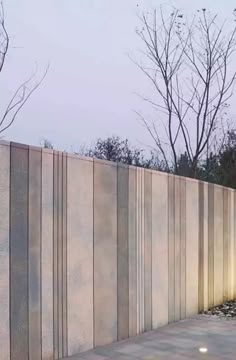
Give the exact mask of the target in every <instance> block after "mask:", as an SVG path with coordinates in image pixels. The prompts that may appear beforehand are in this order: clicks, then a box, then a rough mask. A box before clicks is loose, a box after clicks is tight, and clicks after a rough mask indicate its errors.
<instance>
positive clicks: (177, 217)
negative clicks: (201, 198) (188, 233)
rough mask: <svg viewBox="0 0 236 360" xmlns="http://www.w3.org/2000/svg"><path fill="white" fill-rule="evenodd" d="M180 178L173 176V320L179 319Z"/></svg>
mask: <svg viewBox="0 0 236 360" xmlns="http://www.w3.org/2000/svg"><path fill="white" fill-rule="evenodd" d="M180 210H181V209H180V178H179V177H177V176H176V177H175V219H174V221H175V245H174V251H175V264H174V267H175V270H174V271H175V321H178V320H180V294H181V293H180V290H181V283H180V281H181V279H180V228H181V217H180V215H181V212H180Z"/></svg>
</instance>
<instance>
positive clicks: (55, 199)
mask: <svg viewBox="0 0 236 360" xmlns="http://www.w3.org/2000/svg"><path fill="white" fill-rule="evenodd" d="M58 167H59V158H58V151H54V154H53V335H54V336H53V349H54V357H55V358H56V359H57V358H58V357H59V343H58V341H59V309H58V304H59V301H58V203H59V199H58V191H59V190H58V189H59V171H58Z"/></svg>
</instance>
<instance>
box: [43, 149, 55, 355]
mask: <svg viewBox="0 0 236 360" xmlns="http://www.w3.org/2000/svg"><path fill="white" fill-rule="evenodd" d="M41 211H42V213H41V216H42V228H41V235H42V239H41V241H42V244H41V246H42V250H41V251H42V273H41V274H42V275H41V281H42V283H41V285H42V358H43V360H51V359H52V356H53V153H52V151H50V150H43V151H42V210H41Z"/></svg>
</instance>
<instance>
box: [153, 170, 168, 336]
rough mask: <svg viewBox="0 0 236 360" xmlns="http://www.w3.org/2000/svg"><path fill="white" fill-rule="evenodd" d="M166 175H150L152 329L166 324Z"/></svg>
mask: <svg viewBox="0 0 236 360" xmlns="http://www.w3.org/2000/svg"><path fill="white" fill-rule="evenodd" d="M167 305H168V175H166V174H158V173H153V175H152V328H153V329H156V328H158V327H160V326H163V325H166V324H168V306H167Z"/></svg>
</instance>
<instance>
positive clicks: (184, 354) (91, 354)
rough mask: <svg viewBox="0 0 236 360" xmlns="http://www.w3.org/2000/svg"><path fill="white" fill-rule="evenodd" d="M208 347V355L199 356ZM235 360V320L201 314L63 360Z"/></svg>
mask: <svg viewBox="0 0 236 360" xmlns="http://www.w3.org/2000/svg"><path fill="white" fill-rule="evenodd" d="M200 348H206V349H207V353H200V351H199V349H200ZM110 359H112V360H135V359H137V360H158V359H173V360H175V359H182V360H185V359H202V360H204V359H214V360H218V359H226V360H227V359H234V360H235V359H236V320H226V319H219V318H215V317H212V316H211V317H210V316H204V315H199V316H197V317H195V318H193V319H188V320H182V321H179V322H177V323H173V324H170V325H168V326H165V327H162V328H160V329H158V330H155V331H151V332H148V333H145V334H143V335H140V336H137V337H134V338H130V339H126V340H123V341H120V342H118V343H114V344H112V345H108V346H104V347H99V348H96V349H94V350H92V351H88V352H86V353H81V354H79V355H78V356H73V357H70V358H66V359H64V360H110Z"/></svg>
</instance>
